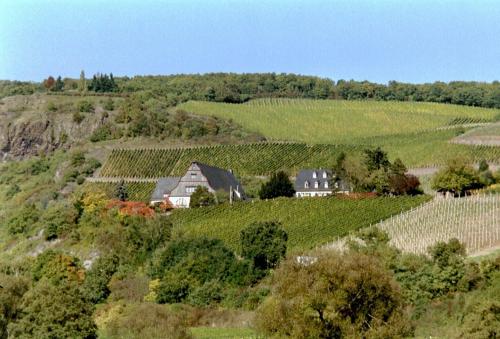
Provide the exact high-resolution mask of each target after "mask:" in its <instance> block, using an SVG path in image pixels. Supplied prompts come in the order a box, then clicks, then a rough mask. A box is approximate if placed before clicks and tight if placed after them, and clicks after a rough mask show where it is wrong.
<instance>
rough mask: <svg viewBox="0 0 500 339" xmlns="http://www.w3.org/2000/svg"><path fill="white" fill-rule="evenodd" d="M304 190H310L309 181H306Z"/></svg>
mask: <svg viewBox="0 0 500 339" xmlns="http://www.w3.org/2000/svg"><path fill="white" fill-rule="evenodd" d="M304 188H309V181H307V180H306V181H305V182H304Z"/></svg>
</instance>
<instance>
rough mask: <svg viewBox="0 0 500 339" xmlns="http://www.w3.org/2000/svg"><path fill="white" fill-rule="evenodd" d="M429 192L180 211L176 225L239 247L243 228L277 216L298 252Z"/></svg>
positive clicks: (174, 216) (282, 200)
mask: <svg viewBox="0 0 500 339" xmlns="http://www.w3.org/2000/svg"><path fill="white" fill-rule="evenodd" d="M429 199H430V197H429V196H426V195H424V196H416V197H397V198H394V197H379V198H365V199H358V200H354V199H347V198H345V197H342V198H341V197H329V198H306V199H286V198H280V199H275V200H270V201H255V202H248V203H236V204H234V205H232V206H229V205H219V206H214V207H207V208H200V209H186V210H176V211H174V213H173V214H172V221H173V223H174V229H176V230H177V231H180V232H184V233H186V234H189V235H196V236H199V235H206V236H209V237H214V238H219V239H222V240H224V241H225V242H226V244H227V245H229V246H230V247H231V248H232V249H234V250H238V249H239V235H240V231H241V230H242V229H243V228H244V227H246V226H247V225H249V224H250V223H252V222H255V221H271V220H275V221H279V222H281V223H282V224H283V227H284V229H285V230H286V231H287V233H288V248H289V250H291V251H300V250H307V249H311V248H314V247H315V246H318V245H321V244H324V243H327V242H330V241H333V240H335V239H337V237H342V236H345V235H346V234H348V233H349V232H350V231H353V230H357V229H359V228H362V227H366V226H369V225H372V224H376V223H378V222H379V221H381V220H382V219H386V218H389V217H390V216H392V215H395V214H399V213H400V212H402V211H405V210H408V209H410V208H413V207H416V206H418V205H420V204H422V203H423V202H425V201H428V200H429Z"/></svg>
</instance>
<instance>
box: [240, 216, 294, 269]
mask: <svg viewBox="0 0 500 339" xmlns="http://www.w3.org/2000/svg"><path fill="white" fill-rule="evenodd" d="M287 240H288V235H287V233H286V232H285V231H284V230H283V228H282V227H281V224H280V223H277V222H274V221H270V222H256V223H253V224H250V225H249V226H247V227H246V228H244V229H243V230H242V231H241V233H240V242H241V248H242V251H241V255H242V256H243V257H244V258H246V259H249V260H250V261H252V262H253V264H254V266H255V267H256V268H259V269H262V270H267V269H270V268H274V267H276V266H277V265H278V263H279V262H280V260H281V259H282V258H284V257H285V254H286V242H287Z"/></svg>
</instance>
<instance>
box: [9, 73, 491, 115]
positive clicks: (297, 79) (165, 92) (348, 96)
mask: <svg viewBox="0 0 500 339" xmlns="http://www.w3.org/2000/svg"><path fill="white" fill-rule="evenodd" d="M50 78H52V79H50ZM49 80H50V81H49ZM47 85H48V86H49V87H50V90H51V91H63V92H64V91H72V90H73V91H74V90H76V89H77V87H79V88H80V91H84V90H88V91H90V92H97V93H109V92H120V93H125V94H126V93H135V92H144V91H146V92H149V93H151V94H152V95H153V96H156V97H162V98H166V99H167V100H168V102H169V104H170V105H172V106H173V105H176V104H177V103H179V102H184V101H187V100H206V101H216V102H228V103H242V102H245V101H248V100H250V99H254V98H262V97H285V98H309V99H344V100H381V101H426V102H437V103H448V104H457V105H467V106H479V107H490V108H500V82H498V81H494V82H492V83H486V82H474V81H452V82H449V83H445V82H440V81H437V82H434V83H425V84H410V83H402V82H397V81H389V83H387V84H377V83H373V82H369V81H354V80H342V79H341V80H338V81H337V82H335V81H333V80H331V79H328V78H321V77H316V76H305V75H297V74H286V73H279V74H278V73H248V74H236V73H207V74H178V75H166V76H135V77H131V78H129V77H120V78H114V77H113V75H112V74H111V73H110V75H109V76H108V75H107V74H100V73H98V74H95V75H94V76H93V77H92V79H89V80H87V79H86V78H85V73H84V72H83V71H82V74H81V75H80V80H75V79H69V78H65V79H60V77H59V78H58V79H57V80H55V79H54V78H53V77H49V78H47V79H44V81H43V82H42V83H35V82H21V81H0V97H5V96H9V95H16V94H32V93H34V92H42V91H45V90H46V89H48V87H47Z"/></svg>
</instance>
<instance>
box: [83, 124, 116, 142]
mask: <svg viewBox="0 0 500 339" xmlns="http://www.w3.org/2000/svg"><path fill="white" fill-rule="evenodd" d="M122 136H123V133H122V131H121V129H119V128H118V127H117V126H115V125H113V124H111V123H105V124H103V125H101V126H99V127H98V128H96V129H95V130H94V132H92V134H91V135H90V141H92V142H99V141H104V140H113V139H119V138H121V137H122Z"/></svg>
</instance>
